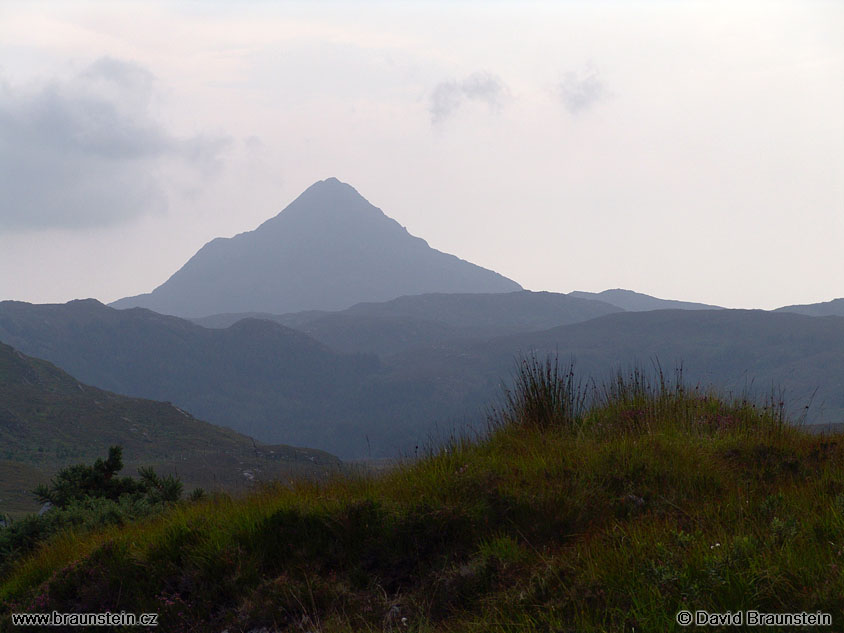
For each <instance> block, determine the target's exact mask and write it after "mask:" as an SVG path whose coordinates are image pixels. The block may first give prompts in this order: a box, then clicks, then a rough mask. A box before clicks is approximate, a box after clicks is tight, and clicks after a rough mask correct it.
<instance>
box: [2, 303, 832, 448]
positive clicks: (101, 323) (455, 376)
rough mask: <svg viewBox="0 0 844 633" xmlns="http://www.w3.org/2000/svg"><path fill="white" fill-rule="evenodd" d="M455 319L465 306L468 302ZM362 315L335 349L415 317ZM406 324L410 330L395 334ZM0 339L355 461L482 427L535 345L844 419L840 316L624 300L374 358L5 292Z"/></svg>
mask: <svg viewBox="0 0 844 633" xmlns="http://www.w3.org/2000/svg"><path fill="white" fill-rule="evenodd" d="M401 303H402V302H397V304H398V305H401ZM328 316H332V315H328ZM333 316H336V315H333ZM452 317H453V318H454V319H459V318H462V316H461V315H460V314H459V312H458V313H456V314H454V315H452ZM360 318H361V319H362V320H361V321H359V322H357V321H355V320H356V319H358V317H357V316H356V317H354V318H353V320H351V321H349V323H351V324H352V325H354V327H348V328H347V327H346V326H343V327H336V324H335V326H332V327H334V330H333V332H334V334H333V335H334V336H336V337H337V341H338V346H339V347H342V346H343V345H347V346H354V345H357V346H360V347H363V348H366V347H367V346H371V347H370V351H372V352H377V351H379V349H380V348H379V347H378V346H381V345H382V344H383V343H382V341H381V340H380V339H382V338H390V337H396V338H395V339H394V340H398V335H400V334H404V333H407V332H408V329H407V323H411V325H412V324H413V323H412V322H411V321H407V322H405V323H404V324H402V321H401V320H396V319H394V318H383V319H380V320H379V318H377V317H370V316H362V317H360ZM355 323H357V325H355ZM397 323H398V324H399V325H400V326H401V327H400V328H399V329H398V331H397V332H395V331H392V329H393V328H395V327H396V324H397ZM415 323H428V324H430V323H431V322H429V321H422V320H416V321H415ZM361 324H363V325H361ZM435 325H437V326H438V327H442V328H443V329H447V328H448V327H450V326H447V325H443V324H442V323H439V324H435ZM364 326H365V328H364ZM344 328H345V329H344ZM361 328H364V329H365V331H367V332H368V334H367V337H366V338H362V337H361V331H362V330H361ZM402 328H404V329H402ZM425 336H427V334H425ZM437 336H439V335H437ZM343 337H347V338H346V339H345V342H344V340H343ZM0 340H2V341H5V342H7V343H8V342H11V341H13V340H14V341H15V343H14V345H15V346H16V347H18V348H19V349H21V350H23V351H24V352H25V353H28V354H30V355H33V356H40V357H42V358H46V359H48V360H50V361H52V362H55V363H56V364H58V365H60V366H61V367H62V368H64V369H65V370H67V371H69V372H70V373H72V374H75V375H76V376H79V377H82V376H84V377H85V378H84V381H85V382H88V383H93V384H96V385H97V386H99V387H101V388H108V389H110V390H118V391H120V392H122V393H125V394H127V395H133V396H142V397H150V398H154V399H157V400H170V401H172V402H173V403H174V404H176V405H177V406H179V407H181V408H183V409H185V410H186V411H189V412H190V413H192V414H194V415H197V416H198V417H200V418H203V419H206V420H208V421H210V422H213V423H217V424H223V425H226V426H229V427H230V428H234V429H236V430H238V431H241V432H245V433H247V434H249V435H252V436H253V437H256V439H259V440H261V441H263V442H267V443H285V444H293V445H300V446H311V447H314V448H319V449H322V450H326V451H329V452H330V453H334V454H336V455H339V456H340V457H346V458H363V457H370V456H371V457H393V456H396V455H398V454H400V453H401V452H405V453H406V452H407V451H413V450H414V448H413V447H414V446H424V445H425V443H426V442H427V441H431V439H432V437H433V438H436V437H441V436H442V435H443V434H448V433H449V432H450V429H452V428H464V427H466V426H467V425H472V424H475V425H478V424H483V421H484V412H485V411H486V409H485V408H486V407H488V406H489V405H490V403H491V402H495V399H496V398H497V397H499V396H500V395H501V391H500V389H501V385H502V383H506V382H508V376H510V375H511V374H512V372H513V369H514V363H515V359H516V358H517V357H518V355H519V354H524V353H529V352H530V351H531V350H536V351H537V352H538V353H539V354H541V355H544V354H546V353H550V354H557V355H559V356H560V358H561V359H562V360H563V362H566V361H567V360H568V359H569V358H574V359H575V361H576V369H577V371H578V373H579V374H580V375H582V376H584V377H590V376H591V377H595V378H597V379H601V378H604V377H606V376H607V374H608V373H611V372H613V371H614V370H615V369H616V368H619V367H620V368H622V369H624V368H625V367H630V366H631V365H639V366H644V367H645V368H648V367H650V366H651V364H652V363H653V362H654V360H655V359H658V360H659V361H660V362H661V363H662V366H663V367H664V368H665V369H666V370H668V371H669V372H670V371H671V370H672V369H673V367H674V366H675V364H677V363H682V364H683V367H684V370H685V375H686V377H687V378H688V379H689V380H690V381H691V382H692V383H693V384H695V383H697V382H698V381H700V382H701V384H702V385H704V386H708V385H710V384H712V385H714V386H716V387H719V388H725V389H731V390H733V392H734V393H741V392H742V390H743V389H744V387H745V386H749V385H750V386H752V385H755V393H756V394H757V395H763V396H764V395H769V394H770V393H771V389H772V388H773V387H779V386H782V387H784V388H785V389H786V401H787V402H788V403H790V404H792V405H796V406H797V408H798V409H797V414H798V415H799V413H800V408H801V407H802V406H803V405H804V404H806V402H808V401H809V400H810V399H811V398H812V394H815V397H814V400H813V403H814V406H813V408H812V409H811V410H810V412H809V413H810V418H811V421H822V422H838V421H841V420H842V419H844V392H842V391H841V389H840V385H841V384H844V317H826V318H815V317H809V316H803V315H799V314H788V313H782V312H766V311H762V310H755V311H747V310H656V311H639V312H620V311H619V312H614V313H610V314H606V315H604V316H599V317H597V318H592V319H589V320H586V321H581V322H578V323H573V324H569V325H562V326H558V327H555V328H551V329H544V330H540V331H528V332H524V331H523V332H520V333H517V334H510V335H507V336H497V337H493V338H484V337H482V338H474V339H472V340H443V339H441V338H440V339H436V340H435V342H433V343H430V344H425V345H422V346H416V347H413V348H409V349H404V350H403V351H400V352H398V353H394V354H390V355H384V356H382V357H380V358H379V357H377V356H375V355H374V354H373V355H367V354H340V353H337V352H336V351H333V350H332V349H331V348H330V347H327V346H326V345H324V344H321V343H319V342H317V341H316V340H314V339H313V338H311V337H310V336H308V335H307V334H305V333H302V332H297V331H294V330H291V329H289V328H286V327H284V326H282V325H280V324H278V323H272V322H269V321H266V320H257V319H245V320H241V321H239V322H238V323H236V324H234V325H232V326H230V327H229V328H226V329H218V330H212V329H207V328H203V327H200V326H199V325H196V324H194V323H191V322H189V321H186V320H183V319H179V318H177V317H170V316H162V315H160V314H156V313H154V312H151V311H149V310H144V309H132V310H114V309H111V308H108V307H106V306H103V305H102V304H100V303H98V302H96V301H77V302H71V303H69V304H65V305H41V306H38V305H30V304H21V303H16V302H0ZM816 389H817V391H816Z"/></svg>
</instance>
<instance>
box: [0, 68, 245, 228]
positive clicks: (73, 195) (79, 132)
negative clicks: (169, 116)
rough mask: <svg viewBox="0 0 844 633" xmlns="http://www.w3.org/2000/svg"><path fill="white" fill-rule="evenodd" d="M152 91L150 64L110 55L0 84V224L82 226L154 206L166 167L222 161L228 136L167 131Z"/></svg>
mask: <svg viewBox="0 0 844 633" xmlns="http://www.w3.org/2000/svg"><path fill="white" fill-rule="evenodd" d="M154 89H155V77H154V76H153V75H152V74H151V73H150V72H149V71H148V70H146V69H145V68H143V67H141V66H138V65H137V64H132V63H129V62H125V61H121V60H117V59H112V58H103V59H100V60H98V61H96V62H94V63H93V64H91V65H90V66H89V67H88V68H86V69H85V70H84V71H82V72H81V73H79V74H77V75H76V76H74V77H72V78H70V79H68V80H64V81H53V82H48V83H44V84H41V85H40V86H38V87H37V88H35V89H30V90H28V91H15V90H13V89H12V88H11V87H10V86H8V85H5V84H0V230H32V229H36V230H37V229H47V228H71V229H84V228H90V227H96V226H108V225H115V224H120V223H123V222H126V221H129V220H131V219H133V218H137V217H139V216H142V215H145V214H150V213H160V212H163V211H164V210H166V208H167V179H166V177H165V176H164V175H163V174H164V172H165V171H167V170H168V169H173V168H175V169H179V168H183V167H188V168H189V169H190V170H191V172H193V173H195V174H198V175H199V176H203V175H207V174H208V173H210V172H213V171H214V169H216V168H217V167H219V164H220V160H221V153H222V152H223V151H224V150H225V149H226V147H227V146H228V145H229V140H228V139H226V138H224V137H216V136H207V135H199V136H194V137H189V138H182V137H178V136H175V135H174V134H172V133H171V132H170V131H169V130H168V129H167V128H166V127H165V126H164V125H163V124H162V123H161V122H160V121H158V120H157V119H156V118H155V117H154V116H153V114H152V112H151V107H150V106H151V101H152V99H153V97H154ZM173 162H175V165H174V164H173Z"/></svg>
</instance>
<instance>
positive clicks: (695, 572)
mask: <svg viewBox="0 0 844 633" xmlns="http://www.w3.org/2000/svg"><path fill="white" fill-rule="evenodd" d="M587 403H588V406H587ZM843 458H844V436H840V435H834V436H817V435H810V434H806V433H804V432H802V431H801V430H800V429H799V428H795V427H793V426H790V425H788V424H786V423H785V420H784V419H783V417H782V408H781V407H780V406H779V404H778V403H776V404H774V405H773V406H771V407H763V406H757V405H754V404H752V403H749V402H746V401H740V400H739V401H725V400H722V399H719V398H717V397H715V396H714V395H712V394H709V393H706V392H703V391H701V390H699V389H689V388H686V387H684V386H683V385H682V383H676V382H672V381H668V380H665V379H664V378H663V379H660V378H659V377H657V378H655V379H654V380H649V379H647V378H646V377H645V376H643V375H642V374H639V373H633V374H631V375H619V376H618V377H617V378H616V379H615V380H613V381H610V382H608V383H607V384H606V386H604V387H601V388H596V389H593V390H589V391H585V392H584V391H581V390H580V389H579V388H578V386H577V384H576V383H575V381H574V379H573V378H572V376H571V375H570V374H569V373H568V372H567V371H565V370H562V371H560V370H559V368H557V367H555V366H554V365H553V364H547V365H545V364H542V363H540V362H536V361H533V360H531V359H528V360H526V361H525V363H524V364H523V366H522V373H521V375H520V377H519V379H518V380H517V383H516V386H515V388H514V389H513V390H512V392H511V394H510V396H509V399H507V400H505V402H504V405H503V406H502V408H501V410H500V412H499V413H498V414H497V415H496V416H495V417H494V418H493V419H492V421H491V425H490V431H489V433H488V434H487V435H485V436H484V437H480V438H478V439H477V440H476V441H462V442H456V443H453V444H452V445H451V446H449V447H447V449H444V450H441V451H439V452H435V453H432V454H430V455H428V456H427V457H425V458H423V459H420V460H419V461H417V462H415V463H408V464H406V465H405V466H403V467H401V468H399V469H397V470H394V471H391V472H388V473H386V474H384V475H381V476H379V477H374V478H373V477H370V478H348V477H346V478H337V479H336V480H334V481H331V482H328V483H321V484H316V483H310V484H308V483H302V484H300V485H298V486H296V487H295V488H292V489H287V488H281V487H279V488H267V489H265V490H264V491H263V492H261V493H260V494H256V495H254V496H251V497H249V498H247V499H244V500H241V501H232V500H230V499H228V498H225V497H218V498H216V499H213V500H209V501H207V502H204V503H199V504H195V505H185V506H182V507H179V508H177V509H176V510H174V511H172V512H170V513H169V514H167V515H165V516H163V517H160V518H158V519H156V520H152V521H146V522H141V523H136V524H132V525H128V526H125V527H123V528H122V529H117V528H113V529H109V530H106V531H102V532H97V533H92V534H88V535H73V534H68V535H65V536H62V537H59V538H58V539H57V540H55V541H53V542H52V543H51V544H50V545H49V546H48V547H46V548H44V549H42V550H41V551H39V552H37V553H36V554H34V555H33V556H31V557H30V558H28V559H27V560H25V561H23V562H22V563H21V564H19V565H18V566H17V567H16V568H15V569H14V570H12V572H11V574H10V575H9V576H8V577H7V578H6V579H5V580H3V581H2V582H0V605H5V606H4V607H0V608H2V609H3V613H4V615H3V616H0V617H2V618H3V619H0V630H11V629H10V625H9V615H8V614H9V613H10V612H20V611H41V612H49V611H52V610H54V609H55V610H58V611H60V612H68V611H71V612H101V611H121V610H125V611H127V612H136V613H140V612H157V613H159V614H160V616H161V627H163V630H167V631H173V632H187V631H215V632H216V631H223V630H228V631H230V632H232V633H234V632H246V631H250V630H266V631H272V632H274V631H321V632H330V631H344V632H345V631H349V632H351V631H438V632H439V631H442V632H445V631H449V632H452V631H565V632H574V631H578V632H589V631H613V632H621V631H628V632H632V631H646V632H647V631H680V630H683V629H682V627H680V626H678V625H677V624H676V621H675V614H676V613H677V612H678V611H680V610H684V609H688V610H691V611H694V610H697V609H705V610H708V611H710V612H726V611H733V612H735V611H738V610H747V609H756V610H759V611H762V612H767V613H783V612H795V611H797V612H799V611H807V612H816V611H821V612H827V613H830V614H832V617H833V624H834V625H835V626H836V627H840V626H841V623H842V620H841V618H842V617H844V616H842V615H841V614H842V613H844V566H842V565H844V560H842V556H844V554H842V545H844V483H842V482H844V459H843ZM3 627H5V628H3ZM261 627H266V628H265V629H262V628H261ZM771 630H784V629H771Z"/></svg>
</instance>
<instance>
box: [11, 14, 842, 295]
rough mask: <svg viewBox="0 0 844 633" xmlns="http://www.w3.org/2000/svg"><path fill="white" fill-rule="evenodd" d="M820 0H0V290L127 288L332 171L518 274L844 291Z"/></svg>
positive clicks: (640, 285) (442, 239)
mask: <svg viewBox="0 0 844 633" xmlns="http://www.w3.org/2000/svg"><path fill="white" fill-rule="evenodd" d="M841 33H844V3H843V2H838V1H829V2H815V1H812V0H800V1H797V2H777V1H775V0H765V1H762V2H743V1H741V0H733V1H730V2H717V1H714V2H692V1H689V2H680V1H677V0H672V1H665V2H659V1H648V2H637V1H635V0H632V1H620V0H619V1H610V0H589V1H583V2H578V1H565V0H563V1H556V2H515V1H506V0H499V1H491V2H480V1H460V0H457V1H454V2H446V1H428V2H411V1H402V0H397V1H393V2H387V1H372V2H358V1H354V0H344V1H343V2H340V1H334V2H332V1H320V0H315V1H308V2H305V1H279V2H269V1H257V0H251V1H250V0H245V1H238V2H233V1H232V2H219V1H217V2H215V1H211V0H208V1H203V2H199V1H194V2H186V1H183V2H156V1H149V0H145V1H144V2H129V1H118V2H105V1H100V2H82V1H74V0H65V1H54V2H41V1H37V0H36V1H32V0H27V1H18V0H2V2H0V300H2V299H16V300H22V301H30V302H34V303H55V302H64V301H68V300H71V299H75V298H87V297H94V298H97V299H99V300H101V301H103V302H109V301H113V300H116V299H118V298H120V297H123V296H129V295H135V294H139V293H143V292H149V291H151V290H152V289H153V288H155V287H156V286H158V285H159V284H161V283H163V282H164V281H166V279H167V278H168V277H169V276H170V275H171V274H173V273H174V272H175V271H176V270H177V269H178V268H179V267H181V266H182V265H183V264H184V263H185V262H186V261H187V260H188V259H189V258H190V257H191V256H192V255H193V254H194V253H195V252H196V251H197V250H198V249H199V248H200V247H201V246H202V245H203V244H205V243H206V242H208V241H210V240H211V239H213V238H215V237H220V236H222V237H228V236H232V235H235V234H237V233H241V232H244V231H249V230H252V229H254V228H256V227H257V226H258V225H259V224H260V223H261V222H263V221H264V220H266V219H268V218H270V217H272V216H274V215H276V214H277V213H278V212H280V211H281V210H282V209H283V208H284V207H285V206H286V205H287V204H289V203H290V202H291V201H292V200H293V199H295V198H296V196H298V195H299V194H300V193H301V192H302V191H303V190H304V189H305V188H307V187H308V186H309V185H311V184H312V183H313V182H315V181H317V180H322V179H324V178H327V177H330V176H334V177H337V178H339V179H340V180H342V181H344V182H348V183H349V184H351V185H352V186H354V187H355V188H356V189H357V190H358V191H359V192H360V193H361V194H362V195H363V196H364V197H365V198H367V199H368V200H369V201H370V202H371V203H373V204H374V205H375V206H377V207H379V208H381V209H382V210H383V211H384V212H385V213H386V214H387V215H388V216H390V217H392V218H394V219H396V220H397V221H398V222H399V223H401V224H402V225H404V226H405V227H407V229H408V231H410V232H411V233H412V234H414V235H417V236H419V237H422V238H424V239H425V240H427V241H428V243H429V244H430V245H431V246H432V247H434V248H437V249H439V250H442V251H445V252H449V253H453V254H456V255H458V256H459V257H461V258H463V259H467V260H469V261H471V262H474V263H476V264H479V265H481V266H484V267H486V268H491V269H493V270H495V271H497V272H499V273H501V274H503V275H506V276H507V277H510V278H511V279H514V280H515V281H517V282H519V283H520V284H522V285H523V286H524V287H525V288H527V289H530V290H548V291H555V292H570V291H572V290H587V291H600V290H604V289H607V288H619V287H621V288H629V289H634V290H637V291H640V292H645V293H648V294H651V295H655V296H659V297H663V298H672V299H682V300H690V301H702V302H706V303H714V304H718V305H723V306H726V307H737V308H765V309H769V308H774V307H778V306H782V305H789V304H795V303H811V302H817V301H826V300H829V299H832V298H835V297H841V296H844V116H842V114H841V113H842V112H844V38H842V37H841Z"/></svg>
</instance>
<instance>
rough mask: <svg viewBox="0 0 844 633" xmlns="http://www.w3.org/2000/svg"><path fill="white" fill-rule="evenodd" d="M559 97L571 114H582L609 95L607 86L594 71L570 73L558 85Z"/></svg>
mask: <svg viewBox="0 0 844 633" xmlns="http://www.w3.org/2000/svg"><path fill="white" fill-rule="evenodd" d="M557 95H558V96H559V97H560V100H561V101H562V102H563V105H564V106H565V107H566V110H568V111H569V112H570V113H571V114H580V113H581V112H585V111H586V110H589V109H590V108H592V107H594V106H595V104H597V103H599V102H600V101H603V100H604V99H605V98H606V97H607V96H608V95H609V91H608V90H607V87H606V85H605V84H604V82H603V81H602V80H601V78H600V77H599V76H598V73H597V71H596V70H594V69H587V70H585V71H583V72H575V71H569V72H566V73H565V74H564V75H563V78H562V80H561V81H560V83H559V84H558V85H557Z"/></svg>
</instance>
